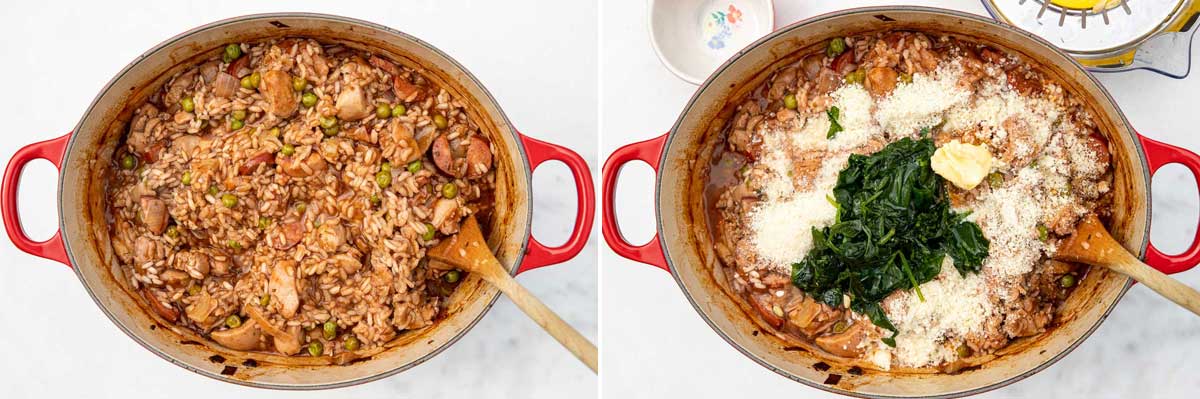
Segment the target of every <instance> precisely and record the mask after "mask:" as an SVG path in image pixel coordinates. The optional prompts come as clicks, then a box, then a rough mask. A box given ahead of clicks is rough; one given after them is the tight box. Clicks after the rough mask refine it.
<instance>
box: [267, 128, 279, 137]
mask: <svg viewBox="0 0 1200 399" xmlns="http://www.w3.org/2000/svg"><path fill="white" fill-rule="evenodd" d="M269 133H270V134H271V137H274V138H279V128H277V127H273V128H271V130H270V131H269Z"/></svg>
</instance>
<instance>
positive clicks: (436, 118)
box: [433, 114, 450, 129]
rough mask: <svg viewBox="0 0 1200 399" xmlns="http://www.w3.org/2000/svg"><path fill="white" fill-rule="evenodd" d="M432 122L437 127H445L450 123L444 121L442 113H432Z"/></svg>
mask: <svg viewBox="0 0 1200 399" xmlns="http://www.w3.org/2000/svg"><path fill="white" fill-rule="evenodd" d="M433 124H434V125H436V126H437V127H438V129H445V128H446V126H449V125H450V122H448V121H446V117H444V116H442V114H433Z"/></svg>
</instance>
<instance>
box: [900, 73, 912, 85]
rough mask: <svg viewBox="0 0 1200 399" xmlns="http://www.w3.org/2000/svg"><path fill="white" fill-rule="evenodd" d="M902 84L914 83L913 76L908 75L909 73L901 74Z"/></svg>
mask: <svg viewBox="0 0 1200 399" xmlns="http://www.w3.org/2000/svg"><path fill="white" fill-rule="evenodd" d="M900 82H901V83H912V74H908V73H902V74H900Z"/></svg>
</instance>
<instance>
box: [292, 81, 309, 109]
mask: <svg viewBox="0 0 1200 399" xmlns="http://www.w3.org/2000/svg"><path fill="white" fill-rule="evenodd" d="M307 86H308V80H305V79H304V78H302V77H299V76H293V77H292V90H295V91H304V88H305V87H307ZM308 106H309V107H311V105H308Z"/></svg>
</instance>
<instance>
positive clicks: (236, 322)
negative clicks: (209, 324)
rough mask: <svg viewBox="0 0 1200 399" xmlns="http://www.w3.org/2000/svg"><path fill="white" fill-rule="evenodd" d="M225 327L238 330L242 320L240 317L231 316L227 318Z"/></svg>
mask: <svg viewBox="0 0 1200 399" xmlns="http://www.w3.org/2000/svg"><path fill="white" fill-rule="evenodd" d="M225 325H226V326H228V327H229V328H238V327H239V326H241V325H242V318H241V317H238V315H235V314H231V315H229V317H226V318H225Z"/></svg>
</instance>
